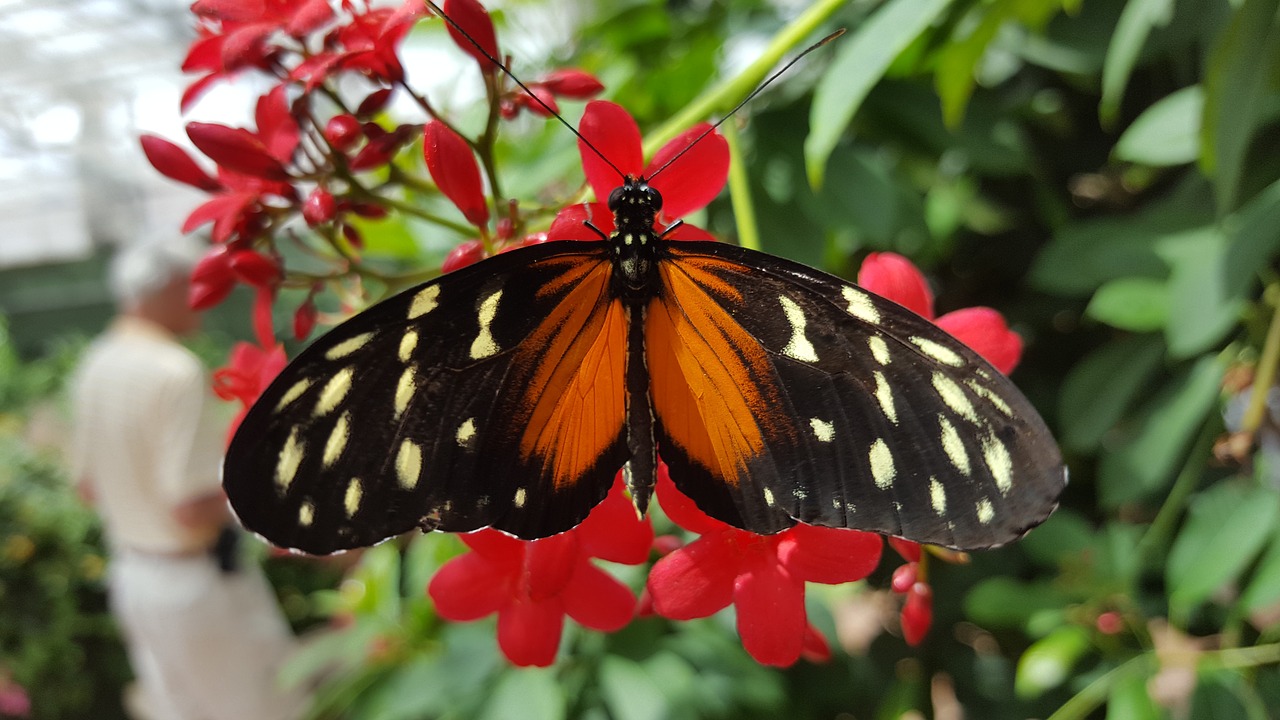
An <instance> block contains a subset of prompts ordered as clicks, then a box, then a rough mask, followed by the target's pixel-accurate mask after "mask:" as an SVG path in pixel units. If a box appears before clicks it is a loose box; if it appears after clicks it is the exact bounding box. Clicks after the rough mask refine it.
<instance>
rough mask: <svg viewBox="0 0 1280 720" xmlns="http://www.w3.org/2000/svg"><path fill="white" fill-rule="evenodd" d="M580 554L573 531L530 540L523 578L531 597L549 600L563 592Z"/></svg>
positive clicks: (527, 545) (526, 551)
mask: <svg viewBox="0 0 1280 720" xmlns="http://www.w3.org/2000/svg"><path fill="white" fill-rule="evenodd" d="M579 556H580V550H579V548H578V538H577V537H576V536H575V535H574V533H572V532H566V533H560V534H559V535H552V536H551V537H548V538H542V539H541V540H533V541H531V542H527V543H526V546H525V556H524V578H523V579H524V583H525V589H526V590H527V591H528V593H529V597H530V598H531V599H533V600H545V599H547V598H552V597H555V596H557V595H559V594H560V593H561V592H563V591H564V588H565V586H566V585H568V584H569V579H570V578H571V577H573V572H574V570H575V568H576V566H577V561H578V558H579Z"/></svg>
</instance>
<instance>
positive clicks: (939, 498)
mask: <svg viewBox="0 0 1280 720" xmlns="http://www.w3.org/2000/svg"><path fill="white" fill-rule="evenodd" d="M929 504H930V505H932V506H933V511H934V512H935V513H937V514H938V516H939V517H941V516H943V515H946V514H947V489H946V488H944V487H942V483H940V482H938V481H937V479H935V478H929Z"/></svg>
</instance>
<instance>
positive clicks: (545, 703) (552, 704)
mask: <svg viewBox="0 0 1280 720" xmlns="http://www.w3.org/2000/svg"><path fill="white" fill-rule="evenodd" d="M567 707H568V705H567V701H566V699H565V696H564V691H563V690H561V689H560V686H559V685H558V684H557V683H556V677H555V674H554V673H553V671H551V670H549V669H546V668H522V669H514V668H513V669H511V670H508V671H507V672H505V673H503V674H502V677H501V679H499V680H498V685H497V687H495V688H494V689H493V694H492V696H490V698H489V702H488V703H486V704H485V706H484V712H483V713H482V716H481V717H482V718H483V719H484V720H507V719H508V718H520V719H521V720H561V719H562V718H564V717H567Z"/></svg>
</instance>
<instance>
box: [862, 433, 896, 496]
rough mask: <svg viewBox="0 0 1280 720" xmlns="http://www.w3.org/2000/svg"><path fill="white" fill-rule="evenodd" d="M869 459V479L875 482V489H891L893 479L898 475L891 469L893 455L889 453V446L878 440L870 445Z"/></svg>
mask: <svg viewBox="0 0 1280 720" xmlns="http://www.w3.org/2000/svg"><path fill="white" fill-rule="evenodd" d="M869 459H870V461H871V478H872V479H873V480H875V481H876V487H878V488H880V489H881V490H887V489H888V488H890V487H892V486H893V478H894V477H895V476H896V475H897V474H898V473H897V470H896V469H895V468H894V467H893V454H892V453H890V452H889V446H888V445H887V444H885V441H884V440H883V439H878V440H876V441H875V442H873V443H871V452H870V454H869Z"/></svg>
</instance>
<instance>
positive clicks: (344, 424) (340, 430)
mask: <svg viewBox="0 0 1280 720" xmlns="http://www.w3.org/2000/svg"><path fill="white" fill-rule="evenodd" d="M350 425H351V413H349V412H344V413H342V414H341V415H339V416H338V422H336V423H334V425H333V432H331V433H329V439H328V440H327V441H325V444H324V457H323V462H324V467H326V468H329V467H332V466H333V464H334V463H335V462H337V460H338V458H339V457H340V456H341V455H342V450H343V449H344V448H346V447H347V440H348V439H350V437H351V429H350Z"/></svg>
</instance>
